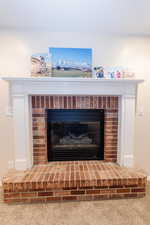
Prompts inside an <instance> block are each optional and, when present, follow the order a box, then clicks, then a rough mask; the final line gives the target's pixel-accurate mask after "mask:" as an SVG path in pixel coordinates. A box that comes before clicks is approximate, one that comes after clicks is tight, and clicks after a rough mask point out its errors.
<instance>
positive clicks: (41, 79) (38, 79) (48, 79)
mask: <svg viewBox="0 0 150 225" xmlns="http://www.w3.org/2000/svg"><path fill="white" fill-rule="evenodd" d="M2 79H3V80H5V81H8V82H35V83H36V82H37V83H39V82H41V83H42V82H43V83H44V82H61V83H63V82H69V83H70V82H71V83H72V82H84V83H86V82H91V83H95V82H96V83H97V82H98V83H112V84H113V83H131V84H133V83H135V84H138V83H141V82H143V81H144V80H142V79H127V78H119V79H105V78H71V77H70V78H66V77H63V78H59V77H12V76H9V77H2Z"/></svg>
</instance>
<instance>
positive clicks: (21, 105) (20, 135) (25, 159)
mask: <svg viewBox="0 0 150 225" xmlns="http://www.w3.org/2000/svg"><path fill="white" fill-rule="evenodd" d="M12 99H13V102H12V104H13V129H14V166H15V168H16V169H17V170H25V169H27V168H30V167H31V166H32V158H31V148H30V144H31V143H30V140H31V138H29V135H30V129H29V127H30V124H29V123H30V121H29V115H30V112H29V111H30V110H29V96H27V95H23V94H15V95H13V98H12Z"/></svg>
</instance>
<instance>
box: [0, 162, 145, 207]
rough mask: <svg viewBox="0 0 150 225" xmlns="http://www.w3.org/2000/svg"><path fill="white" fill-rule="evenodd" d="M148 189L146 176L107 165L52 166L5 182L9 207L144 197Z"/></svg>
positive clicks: (18, 174) (12, 174)
mask: <svg viewBox="0 0 150 225" xmlns="http://www.w3.org/2000/svg"><path fill="white" fill-rule="evenodd" d="M145 185H146V176H145V175H144V174H143V172H141V171H138V170H135V169H129V168H124V167H120V166H118V165H117V164H115V163H107V162H103V161H75V162H73V161H70V162H51V163H49V164H46V165H36V166H34V167H33V168H32V169H30V170H26V171H14V170H13V171H10V172H9V173H8V174H7V175H6V176H5V177H4V179H3V189H4V201H5V202H6V203H16V202H20V203H32V202H49V201H69V200H74V201H76V200H100V199H114V198H115V199H116V198H135V197H143V196H145Z"/></svg>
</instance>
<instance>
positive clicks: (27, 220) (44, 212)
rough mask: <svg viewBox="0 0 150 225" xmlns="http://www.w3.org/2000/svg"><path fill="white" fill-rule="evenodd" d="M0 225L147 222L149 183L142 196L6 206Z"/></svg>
mask: <svg viewBox="0 0 150 225" xmlns="http://www.w3.org/2000/svg"><path fill="white" fill-rule="evenodd" d="M0 199H1V200H0V225H79V224H80V225H150V185H149V186H148V188H147V196H146V197H145V198H141V199H129V200H105V201H91V202H88V201H87V202H66V203H47V204H25V205H21V204H20V205H19V204H18V205H7V204H4V203H3V202H2V191H1V197H0Z"/></svg>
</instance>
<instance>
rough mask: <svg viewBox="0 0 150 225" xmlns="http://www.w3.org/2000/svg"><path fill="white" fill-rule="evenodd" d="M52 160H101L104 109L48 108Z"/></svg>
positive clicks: (49, 155) (50, 158)
mask: <svg viewBox="0 0 150 225" xmlns="http://www.w3.org/2000/svg"><path fill="white" fill-rule="evenodd" d="M47 144H48V160H49V161H65V160H98V159H99V160H100V159H103V155H104V110H92V109H91V110H89V109H87V110H86V109H81V110H62V109H59V110H50V109H48V110H47Z"/></svg>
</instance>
